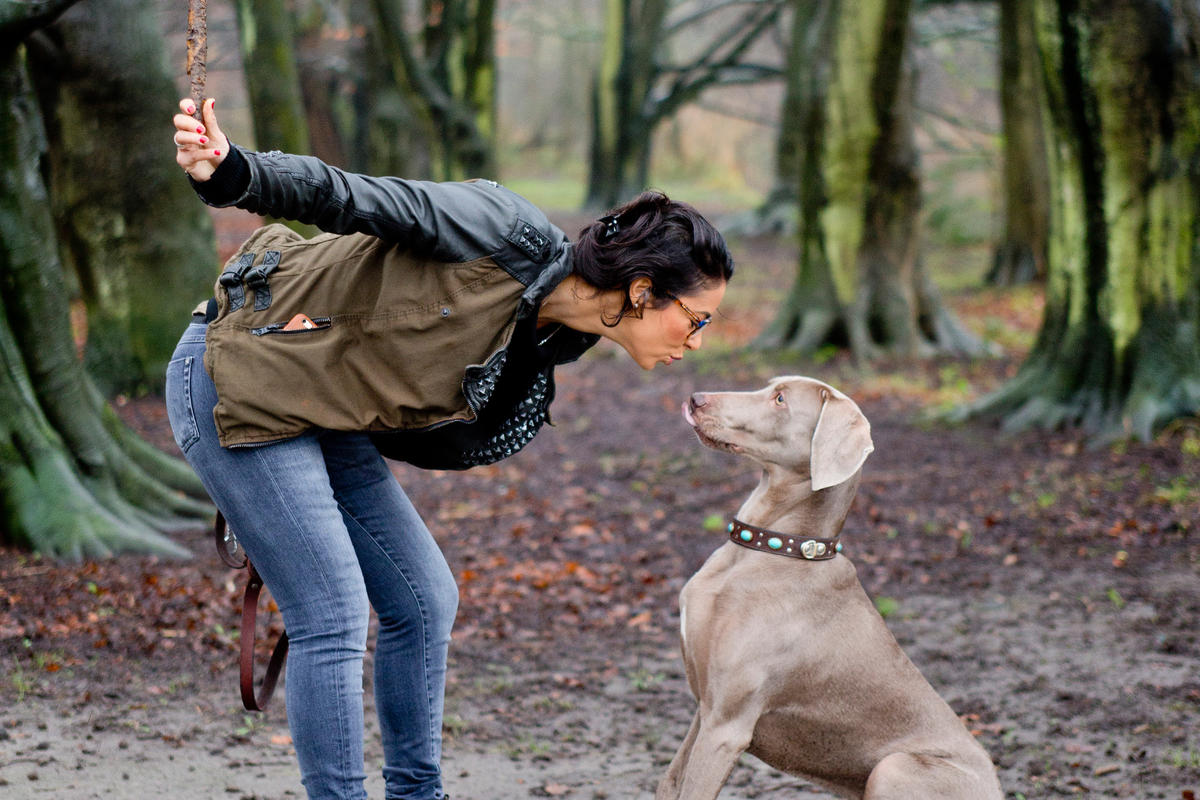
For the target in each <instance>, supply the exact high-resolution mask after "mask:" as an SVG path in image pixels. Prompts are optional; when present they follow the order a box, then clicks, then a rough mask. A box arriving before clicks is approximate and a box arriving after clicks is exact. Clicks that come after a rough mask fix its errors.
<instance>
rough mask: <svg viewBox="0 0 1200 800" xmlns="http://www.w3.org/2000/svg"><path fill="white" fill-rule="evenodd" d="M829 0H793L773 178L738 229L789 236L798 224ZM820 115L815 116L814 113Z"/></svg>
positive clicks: (825, 54) (825, 56) (822, 78)
mask: <svg viewBox="0 0 1200 800" xmlns="http://www.w3.org/2000/svg"><path fill="white" fill-rule="evenodd" d="M833 5H834V3H833V1H832V0H792V2H791V6H792V30H791V36H790V37H789V39H788V46H787V61H786V64H785V66H784V70H783V81H784V84H783V103H782V105H781V107H780V112H779V126H778V130H777V132H776V135H775V174H774V175H773V176H772V179H773V181H774V183H773V185H772V186H771V189H770V191H768V192H767V197H766V199H765V200H764V201H763V203H762V205H761V206H759V207H758V208H756V209H755V210H754V213H753V215H752V217H751V219H749V220H748V222H747V223H746V224H742V225H740V226H739V229H738V232H739V233H742V234H749V235H762V234H769V233H773V234H777V235H791V234H793V233H794V232H795V231H796V229H797V221H796V217H797V214H798V213H799V204H800V193H799V190H800V187H801V186H803V185H804V184H803V183H802V180H803V179H802V178H801V174H802V171H803V169H804V163H805V159H806V155H807V154H806V148H807V147H808V146H809V144H810V141H811V139H810V137H811V136H812V135H813V133H814V131H813V129H812V125H813V122H814V113H813V112H814V99H815V98H816V97H817V96H821V97H823V88H822V87H823V84H824V83H825V82H826V81H827V80H828V75H827V68H828V66H829V49H828V47H827V46H826V41H825V39H824V38H821V37H816V36H814V33H817V32H824V33H825V34H826V35H827V34H828V24H827V22H828V20H829V19H830V17H831V16H832V14H833V11H834V9H833ZM816 119H817V120H819V119H820V117H819V116H817V117H816Z"/></svg>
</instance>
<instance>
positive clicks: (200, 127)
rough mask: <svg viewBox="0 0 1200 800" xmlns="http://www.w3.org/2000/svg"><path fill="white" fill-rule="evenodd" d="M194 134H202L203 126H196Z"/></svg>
mask: <svg viewBox="0 0 1200 800" xmlns="http://www.w3.org/2000/svg"><path fill="white" fill-rule="evenodd" d="M196 133H204V126H203V125H197V126H196Z"/></svg>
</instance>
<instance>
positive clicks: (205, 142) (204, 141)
mask: <svg viewBox="0 0 1200 800" xmlns="http://www.w3.org/2000/svg"><path fill="white" fill-rule="evenodd" d="M200 144H208V139H206V138H204V137H203V136H201V137H200Z"/></svg>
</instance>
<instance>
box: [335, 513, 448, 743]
mask: <svg viewBox="0 0 1200 800" xmlns="http://www.w3.org/2000/svg"><path fill="white" fill-rule="evenodd" d="M338 508H339V509H341V510H342V512H343V513H344V514H345V516H346V517H347V518H349V519H350V520H351V521H352V522H353V523H354V524H355V525H357V526H358V527H359V529H360V530H362V531H363V532H365V533H366V534H367V537H368V538H370V540H371V544H372V545H374V546H375V549H376V550H378V551H379V552H380V553H381V554H382V555H383V557H384V558H386V559H387V562H388V563H389V564H391V565H392V568H393V569H395V570H396V573H397V574H399V575H400V577H401V578H403V579H404V585H405V586H407V587H408V590H409V591H410V592H411V593H412V596H413V598H414V599H415V600H416V602H417V608H418V609H419V610H420V612H421V662H422V664H424V666H425V671H424V674H423V675H422V678H423V683H424V684H425V685H424V689H425V710H426V713H428V715H429V726H430V727H429V736H428V737H427V738H426V740H425V741H426V746H427V747H428V749H429V752H428V757H429V760H430V762H433V761H434V748H433V743H434V740H435V738H436V737H437V736H438V735H439V734H440V733H441V731H440V730H434V728H433V725H434V720H435V718H436V717H437V714H435V713H434V712H433V705H434V698H433V693H432V691H431V689H430V685H429V670H430V667H431V666H432V665H431V664H430V661H429V658H430V656H429V651H430V648H429V628H430V627H431V620H430V618H429V610H428V608H427V604H426V602H425V599H424V598H423V597H422V596H421V593H420V592H419V591H417V588H416V586H415V585H414V583H413V581H412V579H411V578H410V577H409V576H408V574H407V573H406V572H405V570H404V567H403V566H401V565H400V564H398V563H397V562H396V560H395V559H394V558H392V556H391V554H390V553H388V551H387V549H386V548H385V547H383V545H381V544H380V543H379V539H378V538H377V537H376V536H375V534H374V533H372V531H371V529H370V528H368V527H367V526H366V525H363V524H362V523H361V522H359V521H358V518H357V517H355V516H354V514H353V513H351V512H350V510H349V509H347V508H346V507H345V506H343V505H342V504H341V503H338Z"/></svg>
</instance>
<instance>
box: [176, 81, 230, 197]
mask: <svg viewBox="0 0 1200 800" xmlns="http://www.w3.org/2000/svg"><path fill="white" fill-rule="evenodd" d="M215 104H216V100H214V99H213V98H211V97H210V98H208V99H207V100H205V101H204V106H203V108H202V109H201V112H202V116H203V117H204V121H203V123H201V122H198V121H197V120H196V118H195V117H193V116H192V114H193V113H195V111H196V104H195V103H194V102H193V101H192V100H191V99H190V98H184V99H183V100H180V101H179V110H180V112H181V113H179V114H176V115H175V147H176V153H175V163H176V164H178V165H179V166H181V167H183V171H184V172H186V173H187V174H188V175H190V176H192V180H195V181H199V182H204V181H206V180H208V179H209V178H211V177H212V174H213V171H214V170H216V168H217V165H218V164H220V163H221V162H222V161H224V160H225V157H226V156H228V155H229V140H228V139H226V138H225V134H223V133H221V128H220V127H219V126H218V125H217V113H216V112H215V111H214V110H213V106H214V105H215Z"/></svg>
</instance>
